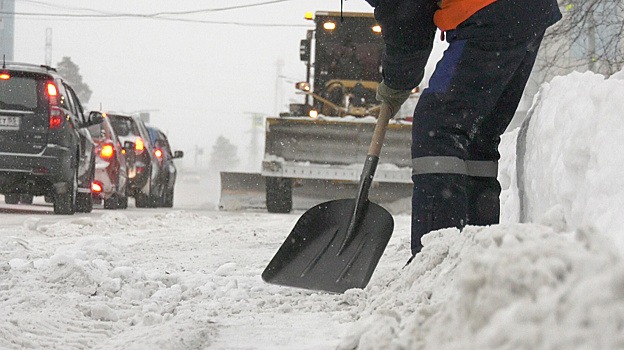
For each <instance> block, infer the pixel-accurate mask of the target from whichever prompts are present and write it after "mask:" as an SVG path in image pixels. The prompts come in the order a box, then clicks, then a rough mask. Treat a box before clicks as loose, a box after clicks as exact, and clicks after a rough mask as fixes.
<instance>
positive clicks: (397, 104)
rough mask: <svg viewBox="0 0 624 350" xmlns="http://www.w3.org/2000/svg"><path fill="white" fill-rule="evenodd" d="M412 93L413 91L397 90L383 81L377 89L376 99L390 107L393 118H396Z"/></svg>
mask: <svg viewBox="0 0 624 350" xmlns="http://www.w3.org/2000/svg"><path fill="white" fill-rule="evenodd" d="M411 93H412V91H411V90H395V89H393V88H391V87H388V85H386V83H385V82H383V81H382V82H381V83H379V86H378V87H377V95H376V99H377V101H379V102H382V103H384V102H385V103H386V104H387V105H388V106H389V107H390V111H391V112H392V117H394V116H395V115H396V114H397V113H398V112H399V110H400V109H401V106H402V105H403V103H404V102H405V101H406V100H407V98H408V97H409V96H410V94H411Z"/></svg>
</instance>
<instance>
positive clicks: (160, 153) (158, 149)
mask: <svg viewBox="0 0 624 350" xmlns="http://www.w3.org/2000/svg"><path fill="white" fill-rule="evenodd" d="M154 155H155V156H156V158H158V159H161V158H162V156H163V153H162V151H161V150H160V148H157V149H156V150H155V151H154Z"/></svg>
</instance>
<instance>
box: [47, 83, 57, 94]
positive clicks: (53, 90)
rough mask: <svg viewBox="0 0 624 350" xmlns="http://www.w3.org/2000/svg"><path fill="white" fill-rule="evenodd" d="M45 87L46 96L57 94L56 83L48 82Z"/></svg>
mask: <svg viewBox="0 0 624 350" xmlns="http://www.w3.org/2000/svg"><path fill="white" fill-rule="evenodd" d="M46 89H47V91H48V96H50V97H56V96H58V90H57V89H56V85H54V84H52V83H48V85H47V87H46Z"/></svg>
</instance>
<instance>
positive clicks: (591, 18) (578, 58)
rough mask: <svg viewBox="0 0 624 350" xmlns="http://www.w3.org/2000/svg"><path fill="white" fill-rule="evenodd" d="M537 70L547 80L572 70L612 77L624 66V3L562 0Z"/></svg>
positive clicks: (620, 0) (595, 0)
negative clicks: (555, 23)
mask: <svg viewBox="0 0 624 350" xmlns="http://www.w3.org/2000/svg"><path fill="white" fill-rule="evenodd" d="M559 2H560V8H561V10H562V13H563V19H562V20H561V21H560V22H559V23H558V24H557V25H555V26H554V27H552V28H551V29H549V30H548V31H547V33H546V36H545V38H544V43H543V44H542V50H541V53H540V58H539V59H538V62H537V65H536V68H537V69H538V70H541V71H542V75H543V78H544V80H547V79H549V78H550V77H552V76H554V75H561V74H567V73H569V72H571V71H581V72H583V71H588V70H589V71H592V72H595V73H600V74H603V75H605V76H610V75H611V74H613V73H616V72H618V71H620V70H622V67H624V47H623V43H624V0H560V1H559Z"/></svg>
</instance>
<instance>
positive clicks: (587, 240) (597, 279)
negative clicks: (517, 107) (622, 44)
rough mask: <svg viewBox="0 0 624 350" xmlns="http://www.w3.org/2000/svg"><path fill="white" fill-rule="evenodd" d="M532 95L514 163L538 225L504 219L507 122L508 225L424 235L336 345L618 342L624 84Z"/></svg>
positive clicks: (569, 83) (623, 338) (559, 85)
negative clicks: (522, 149) (520, 157)
mask: <svg viewBox="0 0 624 350" xmlns="http://www.w3.org/2000/svg"><path fill="white" fill-rule="evenodd" d="M620 76H624V73H623V74H620ZM536 101H537V104H536V105H534V107H533V112H532V113H533V117H532V119H531V121H530V124H529V128H528V129H527V131H528V133H527V135H526V140H527V144H526V154H525V158H524V162H522V163H521V165H520V166H523V167H524V176H525V178H524V179H523V180H524V182H522V183H524V186H526V187H525V188H524V190H525V193H526V198H523V200H524V203H525V208H526V210H527V213H526V214H527V216H528V218H529V219H530V220H531V221H532V222H536V224H517V223H515V224H514V223H511V222H513V221H514V220H517V219H518V218H519V214H518V211H519V210H520V205H521V204H520V202H521V201H520V198H518V193H519V191H518V184H519V182H518V179H516V178H515V171H516V159H515V154H516V146H517V145H516V138H517V136H518V134H519V133H518V130H515V131H514V132H513V133H510V135H505V137H504V138H503V142H502V143H501V153H502V159H501V164H500V165H501V169H502V172H501V176H500V180H501V184H502V187H503V189H504V191H503V194H502V202H503V203H502V205H503V208H502V217H503V221H504V222H507V223H506V224H503V225H497V226H492V227H468V228H466V229H464V230H463V232H461V233H460V232H459V231H458V230H456V229H447V230H441V231H437V232H433V233H431V234H429V235H427V236H426V237H425V238H423V244H424V249H423V251H422V252H421V253H420V254H419V255H418V256H417V257H416V258H415V259H414V261H413V262H412V263H411V264H410V265H409V266H408V267H406V268H405V269H403V270H401V271H399V272H397V273H396V274H394V275H392V276H386V277H384V278H383V280H384V282H383V283H385V284H387V288H379V286H378V285H376V286H369V287H368V288H367V289H366V292H367V293H366V296H367V297H368V302H367V306H366V309H365V311H364V312H363V313H362V317H361V318H360V320H359V321H358V322H357V323H356V324H355V325H354V326H353V327H352V328H351V330H350V331H349V333H348V335H347V336H346V337H345V338H344V339H343V341H342V343H341V345H340V348H341V349H355V348H357V349H360V350H361V349H462V348H471V349H517V348H521V349H537V348H548V349H551V348H560V349H588V348H594V349H596V348H608V349H613V348H623V347H624V262H623V261H622V256H623V254H622V253H623V252H624V228H623V227H624V214H623V209H622V208H624V178H623V177H622V176H621V174H622V173H624V152H622V146H621V144H620V143H621V142H622V140H624V118H622V115H621V111H622V110H624V81H623V80H620V79H618V78H617V77H613V78H611V79H604V77H602V76H599V75H595V74H592V73H584V74H580V73H575V74H571V75H569V76H566V77H559V78H557V79H554V80H553V81H552V83H551V84H549V85H545V86H544V87H543V88H542V90H541V91H540V95H539V97H538V98H537V99H536ZM521 189H522V188H521ZM520 192H522V191H520ZM614 242H615V243H616V244H614ZM397 253H398V254H401V253H402V254H405V255H407V254H408V253H407V246H405V247H404V249H403V250H399V251H398V252H397ZM383 283H382V284H383Z"/></svg>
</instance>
